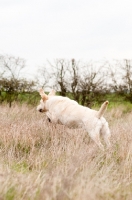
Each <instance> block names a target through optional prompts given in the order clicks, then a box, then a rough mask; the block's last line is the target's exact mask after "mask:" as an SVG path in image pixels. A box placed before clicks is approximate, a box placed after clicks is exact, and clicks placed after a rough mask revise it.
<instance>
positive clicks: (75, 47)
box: [0, 0, 132, 72]
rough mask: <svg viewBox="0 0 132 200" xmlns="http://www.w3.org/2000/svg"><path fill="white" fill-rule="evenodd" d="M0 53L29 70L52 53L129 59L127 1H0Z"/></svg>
mask: <svg viewBox="0 0 132 200" xmlns="http://www.w3.org/2000/svg"><path fill="white" fill-rule="evenodd" d="M0 54H9V55H13V56H19V57H21V58H24V59H26V60H27V66H28V67H29V69H30V70H31V69H32V70H31V71H32V72H35V70H36V69H37V68H38V66H42V65H43V64H44V63H45V62H46V60H50V61H52V60H54V59H56V58H65V59H71V58H75V59H77V60H82V61H89V60H91V59H92V60H101V59H104V58H105V59H108V60H109V59H124V58H127V59H132V0H0Z"/></svg>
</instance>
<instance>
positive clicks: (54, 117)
mask: <svg viewBox="0 0 132 200" xmlns="http://www.w3.org/2000/svg"><path fill="white" fill-rule="evenodd" d="M46 115H47V117H48V121H49V122H52V123H54V124H57V122H58V119H57V118H56V116H55V115H54V114H53V113H50V112H46Z"/></svg>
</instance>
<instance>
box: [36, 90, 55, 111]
mask: <svg viewBox="0 0 132 200" xmlns="http://www.w3.org/2000/svg"><path fill="white" fill-rule="evenodd" d="M39 94H40V96H41V100H40V104H39V105H38V106H37V110H38V111H39V112H47V111H48V109H47V106H46V103H47V101H48V100H49V98H50V97H52V96H54V95H55V90H51V92H50V93H49V94H48V95H47V94H45V93H44V91H43V89H40V90H39Z"/></svg>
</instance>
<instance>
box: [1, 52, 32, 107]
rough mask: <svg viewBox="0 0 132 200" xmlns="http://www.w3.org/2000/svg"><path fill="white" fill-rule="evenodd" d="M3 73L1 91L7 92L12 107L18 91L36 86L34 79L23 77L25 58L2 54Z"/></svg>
mask: <svg viewBox="0 0 132 200" xmlns="http://www.w3.org/2000/svg"><path fill="white" fill-rule="evenodd" d="M0 61H1V62H0V63H1V66H0V67H1V73H2V76H1V78H0V91H1V92H2V91H5V92H6V99H7V101H8V103H9V106H10V107H11V104H12V101H14V100H16V99H17V96H18V93H19V92H23V91H24V90H28V89H29V88H30V89H31V87H34V85H35V83H34V82H33V81H26V79H24V78H23V77H22V71H23V70H24V68H25V60H24V59H21V58H19V57H17V58H16V57H13V56H8V55H6V56H2V55H1V56H0Z"/></svg>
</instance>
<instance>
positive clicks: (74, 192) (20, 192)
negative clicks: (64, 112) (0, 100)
mask: <svg viewBox="0 0 132 200" xmlns="http://www.w3.org/2000/svg"><path fill="white" fill-rule="evenodd" d="M105 118H106V119H107V120H108V122H109V125H110V129H111V133H112V138H111V143H112V146H111V148H110V149H109V150H106V151H105V152H102V151H101V150H100V149H99V148H98V147H97V146H96V145H95V144H94V142H92V141H91V140H90V138H89V136H88V135H87V134H86V133H85V132H83V131H82V130H68V129H66V128H65V127H63V126H59V125H58V126H56V127H55V126H53V125H51V124H50V123H48V122H47V120H46V118H45V116H44V114H41V113H39V112H37V111H36V108H32V107H29V106H26V105H22V106H19V105H13V106H12V108H10V109H9V107H8V106H6V105H1V106H0V200H14V199H15V200H70V199H71V200H113V199H114V200H131V199H132V112H131V111H130V109H128V110H127V109H126V108H125V107H123V106H121V105H120V106H118V107H117V106H115V107H113V108H110V109H108V111H107V112H106V113H105Z"/></svg>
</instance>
